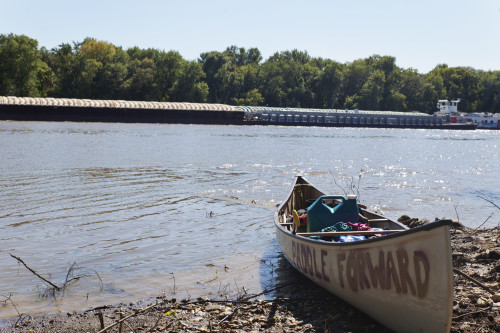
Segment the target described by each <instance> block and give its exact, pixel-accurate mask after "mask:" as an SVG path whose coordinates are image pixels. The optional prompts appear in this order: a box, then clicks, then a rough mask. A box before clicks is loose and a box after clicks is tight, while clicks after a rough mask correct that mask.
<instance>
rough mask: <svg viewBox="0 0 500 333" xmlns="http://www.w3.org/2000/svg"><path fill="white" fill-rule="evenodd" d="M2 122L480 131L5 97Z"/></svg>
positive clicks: (356, 116)
mask: <svg viewBox="0 0 500 333" xmlns="http://www.w3.org/2000/svg"><path fill="white" fill-rule="evenodd" d="M0 120H24V121H75V122H125V123H176V124H220V125H225V124H227V125H278V126H323V127H376V128H377V127H378V128H427V129H466V130H472V129H476V127H477V125H476V124H472V123H461V124H458V123H451V122H450V121H449V117H447V116H439V115H428V114H425V113H420V112H395V111H362V110H357V109H355V110H337V109H302V108H275V107H264V106H262V107H256V106H231V105H226V104H209V103H180V102H144V101H124V100H90V99H67V98H34V97H15V96H0Z"/></svg>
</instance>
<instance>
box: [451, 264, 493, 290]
mask: <svg viewBox="0 0 500 333" xmlns="http://www.w3.org/2000/svg"><path fill="white" fill-rule="evenodd" d="M453 272H455V273H456V274H458V275H460V276H463V277H464V278H466V279H467V280H469V281H471V282H474V283H475V284H477V285H478V286H480V287H481V288H483V289H484V290H486V291H487V292H489V293H490V294H492V295H495V292H494V291H493V290H491V288H490V287H488V286H486V285H484V284H482V283H481V282H479V281H478V280H476V279H474V278H473V277H471V276H469V275H467V274H465V273H464V272H462V271H459V270H458V269H456V268H453Z"/></svg>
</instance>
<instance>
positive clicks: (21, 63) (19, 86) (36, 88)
mask: <svg viewBox="0 0 500 333" xmlns="http://www.w3.org/2000/svg"><path fill="white" fill-rule="evenodd" d="M50 71H51V70H50V68H49V67H48V66H47V65H46V64H45V63H44V62H43V61H42V55H41V52H40V51H39V50H38V42H37V41H36V40H34V39H31V38H29V37H27V36H25V35H14V34H9V35H0V94H1V95H14V96H40V95H41V94H42V93H45V92H47V86H46V84H47V81H48V82H50V77H51V73H50ZM39 79H41V80H43V82H44V84H41V83H40V82H39V81H38V80H39ZM42 90H43V91H42Z"/></svg>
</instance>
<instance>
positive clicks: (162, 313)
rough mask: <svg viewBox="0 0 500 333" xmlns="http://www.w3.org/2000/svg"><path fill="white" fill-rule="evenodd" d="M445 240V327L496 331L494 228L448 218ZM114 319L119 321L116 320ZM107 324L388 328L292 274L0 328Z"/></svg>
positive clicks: (499, 304) (154, 328)
mask: <svg viewBox="0 0 500 333" xmlns="http://www.w3.org/2000/svg"><path fill="white" fill-rule="evenodd" d="M406 222H407V223H408V224H410V223H413V225H416V224H418V223H419V221H415V219H412V220H411V221H410V220H408V221H406ZM451 239H452V252H453V267H454V269H455V270H457V271H459V273H457V272H456V273H455V274H454V301H453V318H452V327H451V332H478V331H481V332H499V331H500V299H499V298H500V288H499V286H500V285H499V282H500V228H499V227H496V228H489V229H479V230H474V229H471V228H466V227H464V226H462V225H461V224H460V223H458V222H455V223H454V224H453V226H452V228H451ZM292 271H293V270H292ZM226 297H227V296H226ZM269 297H271V298H269ZM127 317H129V318H127ZM121 318H126V319H125V320H123V322H122V323H121V324H120V319H121ZM111 325H115V326H113V327H111V328H109V329H108V330H107V332H132V331H134V332H172V331H174V332H216V331H224V332H237V331H248V332H252V331H253V332H258V331H265V332H389V330H387V329H386V328H384V327H383V326H382V325H380V324H379V323H377V322H376V321H374V320H373V319H371V318H369V317H368V316H366V315H364V314H363V313H360V312H359V311H357V310H356V309H355V308H353V307H352V306H350V305H349V304H347V303H345V302H344V301H342V300H340V299H338V298H336V297H334V296H332V295H330V294H328V293H326V292H325V291H324V290H323V289H321V288H319V287H317V286H316V285H314V284H313V283H312V282H310V281H309V280H307V279H306V278H304V277H303V276H301V275H300V274H298V273H296V277H295V278H294V279H293V283H291V284H288V285H284V286H279V287H278V288H277V289H276V290H272V291H269V292H268V293H263V294H260V295H239V297H238V298H236V299H225V297H224V296H223V295H219V297H218V298H215V299H214V298H213V297H212V298H211V299H208V298H198V299H182V300H181V299H175V298H165V297H157V299H156V300H153V301H152V300H150V301H149V302H147V303H143V302H138V303H131V304H118V305H114V306H104V307H99V308H94V309H89V310H87V311H82V312H73V313H59V314H44V315H33V316H30V315H21V316H19V317H16V318H11V319H10V320H8V321H5V322H4V324H3V325H2V326H0V332H99V331H100V330H101V329H102V328H103V327H104V328H107V327H110V326H111Z"/></svg>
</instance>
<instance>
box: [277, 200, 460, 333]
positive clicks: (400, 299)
mask: <svg viewBox="0 0 500 333" xmlns="http://www.w3.org/2000/svg"><path fill="white" fill-rule="evenodd" d="M282 212H283V210H279V211H278V212H277V213H276V215H275V220H276V235H277V239H278V243H279V245H280V247H281V249H282V251H283V253H284V255H285V256H286V258H287V259H288V261H289V262H290V263H291V264H292V265H293V266H294V267H295V268H296V269H297V270H298V271H300V272H301V273H302V274H304V275H305V276H307V277H308V278H309V279H311V280H312V281H313V282H315V283H317V284H318V285H320V286H321V287H323V288H325V289H326V290H328V291H330V292H331V293H333V294H334V295H336V296H338V297H340V298H342V299H343V300H345V301H346V302H348V303H350V304H351V305H353V306H354V307H356V308H358V309H359V310H361V311H363V312H365V313H366V314H368V315H369V316H371V317H372V318H374V319H375V320H377V321H379V322H380V323H381V324H383V325H384V326H386V327H388V328H390V329H392V330H394V331H397V332H448V331H449V330H450V326H451V314H452V305H453V304H452V303H453V271H452V263H451V243H450V236H449V221H439V222H434V223H429V224H427V225H424V226H422V227H419V228H415V229H411V230H403V231H402V232H399V233H396V234H392V235H387V236H384V237H380V238H378V239H377V238H376V239H370V240H366V241H358V242H350V243H334V242H326V241H320V240H314V239H311V238H308V237H302V236H298V235H295V234H293V233H292V232H290V230H288V229H287V228H284V227H283V226H281V225H280V223H279V216H280V214H281V213H282Z"/></svg>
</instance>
